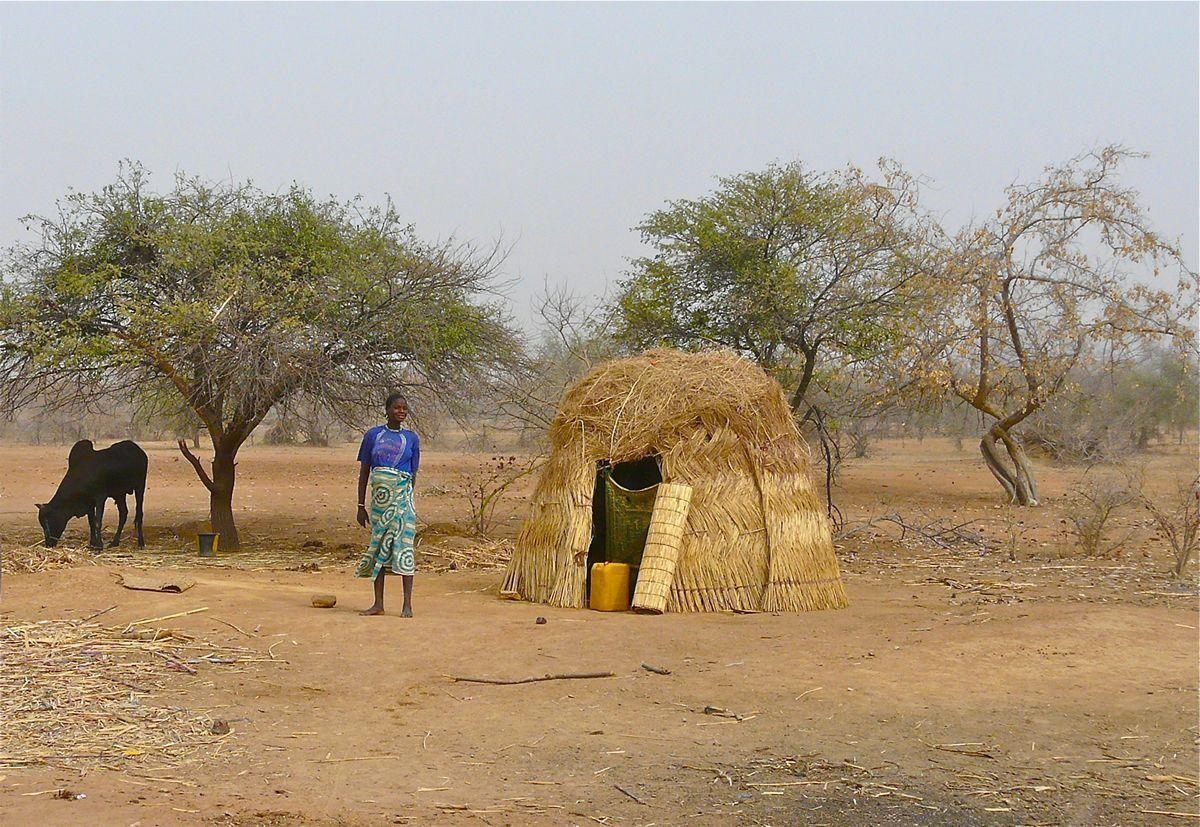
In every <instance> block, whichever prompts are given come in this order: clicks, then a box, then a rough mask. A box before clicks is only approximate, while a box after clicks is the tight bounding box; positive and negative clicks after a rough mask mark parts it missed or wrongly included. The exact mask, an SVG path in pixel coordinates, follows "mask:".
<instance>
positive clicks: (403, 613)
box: [380, 606, 412, 617]
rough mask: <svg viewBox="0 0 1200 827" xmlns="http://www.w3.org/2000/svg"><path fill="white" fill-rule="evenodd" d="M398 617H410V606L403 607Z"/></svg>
mask: <svg viewBox="0 0 1200 827" xmlns="http://www.w3.org/2000/svg"><path fill="white" fill-rule="evenodd" d="M380 611H383V610H382V609H380ZM400 616H401V617H412V606H405V607H404V608H403V609H401V611H400Z"/></svg>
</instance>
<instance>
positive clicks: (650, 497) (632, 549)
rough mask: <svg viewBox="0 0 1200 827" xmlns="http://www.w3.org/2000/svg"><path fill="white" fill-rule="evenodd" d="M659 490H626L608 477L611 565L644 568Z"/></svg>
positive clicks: (606, 496)
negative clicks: (647, 538)
mask: <svg viewBox="0 0 1200 827" xmlns="http://www.w3.org/2000/svg"><path fill="white" fill-rule="evenodd" d="M657 493H658V486H657V485H652V486H650V487H649V488H643V489H641V490H640V491H630V490H629V489H627V488H622V487H621V486H620V485H619V484H618V483H616V482H614V481H613V478H612V477H611V476H610V475H609V474H608V473H607V472H605V474H604V511H605V514H604V518H605V519H604V522H605V546H606V548H605V555H604V556H605V559H606V560H607V561H608V562H610V563H628V564H629V565H631V566H640V565H641V564H642V552H643V551H645V549H646V535H647V534H648V533H649V532H650V517H651V515H652V514H653V513H654V497H655V495H657Z"/></svg>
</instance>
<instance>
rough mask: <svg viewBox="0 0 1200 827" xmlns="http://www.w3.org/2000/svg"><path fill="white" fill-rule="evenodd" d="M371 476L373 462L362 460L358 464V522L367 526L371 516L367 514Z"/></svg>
mask: <svg viewBox="0 0 1200 827" xmlns="http://www.w3.org/2000/svg"><path fill="white" fill-rule="evenodd" d="M370 478H371V463H369V462H360V463H359V464H358V514H357V517H358V524H359V525H362V526H365V525H366V524H367V520H368V519H369V516H368V514H367V481H368V480H369V479H370Z"/></svg>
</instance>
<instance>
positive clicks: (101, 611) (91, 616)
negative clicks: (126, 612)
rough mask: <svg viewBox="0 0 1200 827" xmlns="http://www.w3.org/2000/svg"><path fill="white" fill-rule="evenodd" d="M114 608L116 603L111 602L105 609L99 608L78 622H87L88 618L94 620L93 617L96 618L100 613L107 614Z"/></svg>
mask: <svg viewBox="0 0 1200 827" xmlns="http://www.w3.org/2000/svg"><path fill="white" fill-rule="evenodd" d="M115 608H117V604H116V603H114V604H112V605H111V606H109V607H108V608H107V609H101V610H100V611H98V612H93V613H92V614H90V615H88V616H87V617H85V618H83V619H82V620H80V621H79V622H80V623H87V622H88V621H89V620H95V619H96V618H98V617H99V616H100V615H106V614H108V613H109V612H111V611H112V610H113V609H115Z"/></svg>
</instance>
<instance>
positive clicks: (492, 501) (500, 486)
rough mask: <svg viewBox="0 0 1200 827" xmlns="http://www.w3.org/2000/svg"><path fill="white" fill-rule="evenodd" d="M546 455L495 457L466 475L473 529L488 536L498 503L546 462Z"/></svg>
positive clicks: (463, 477) (465, 486)
mask: <svg viewBox="0 0 1200 827" xmlns="http://www.w3.org/2000/svg"><path fill="white" fill-rule="evenodd" d="M544 459H545V458H544V457H540V456H530V457H518V456H515V455H509V456H503V455H502V456H494V457H491V458H489V459H488V461H487V462H485V463H484V464H483V468H481V469H479V470H478V471H477V472H471V473H466V474H462V475H460V476H461V481H462V488H463V492H464V493H465V495H466V499H467V507H468V508H469V509H470V511H471V530H472V531H474V532H475V533H476V534H478V535H479V536H481V537H482V536H486V535H487V533H488V530H489V529H490V528H491V527H492V519H493V517H495V514H496V506H497V505H499V504H500V500H501V499H502V498H503V497H504V494H505V492H507V491H508V489H509V488H511V487H512V486H513V485H514V484H515V483H517V482H518V481H520V480H521V479H522V478H524V477H526V476H528V475H529V474H531V473H532V472H533V471H535V470H536V469H537V468H539V467H540V466H541V464H542V462H543V461H544Z"/></svg>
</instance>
